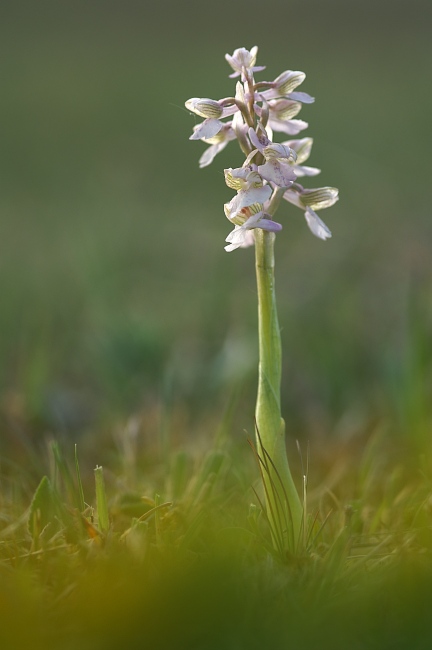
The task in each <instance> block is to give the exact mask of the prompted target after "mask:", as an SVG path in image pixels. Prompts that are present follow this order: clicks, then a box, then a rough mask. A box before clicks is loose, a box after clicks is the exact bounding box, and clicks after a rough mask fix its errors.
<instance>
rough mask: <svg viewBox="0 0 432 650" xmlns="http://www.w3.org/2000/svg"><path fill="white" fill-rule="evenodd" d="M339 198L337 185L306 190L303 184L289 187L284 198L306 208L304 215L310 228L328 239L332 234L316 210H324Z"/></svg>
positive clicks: (316, 234)
mask: <svg viewBox="0 0 432 650" xmlns="http://www.w3.org/2000/svg"><path fill="white" fill-rule="evenodd" d="M338 198H339V190H337V189H336V188H335V187H318V188H314V189H311V190H306V189H304V188H303V187H301V185H297V186H296V187H295V188H291V187H290V188H289V189H288V190H287V191H286V192H285V193H284V199H286V200H287V201H289V202H290V203H292V204H293V205H296V206H297V207H299V208H301V209H302V210H304V217H305V219H306V223H307V225H308V226H309V230H310V231H311V232H312V234H313V235H315V237H318V238H319V239H328V238H329V237H331V236H332V234H331V232H330V230H329V228H327V226H326V225H325V223H324V222H323V221H321V219H320V218H319V216H318V215H317V214H316V213H315V210H323V209H324V208H329V207H330V206H332V205H334V204H335V203H336V201H337V200H338Z"/></svg>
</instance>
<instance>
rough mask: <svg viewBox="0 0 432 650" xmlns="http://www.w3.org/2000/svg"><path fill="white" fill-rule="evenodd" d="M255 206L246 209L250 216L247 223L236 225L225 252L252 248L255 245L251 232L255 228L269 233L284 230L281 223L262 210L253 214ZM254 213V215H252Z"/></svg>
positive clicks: (228, 238)
mask: <svg viewBox="0 0 432 650" xmlns="http://www.w3.org/2000/svg"><path fill="white" fill-rule="evenodd" d="M254 209H256V208H255V206H251V207H250V208H246V209H245V210H244V212H247V213H248V214H250V216H249V217H248V218H247V219H246V221H245V222H244V223H243V224H242V225H241V226H240V225H236V226H235V228H234V230H232V231H231V232H230V233H229V235H228V237H227V238H226V239H225V241H227V242H228V246H225V250H226V251H228V252H231V251H234V250H235V249H236V248H246V247H247V246H251V245H252V244H253V243H254V240H253V237H252V233H251V231H252V230H254V229H255V228H261V229H262V230H267V231H268V232H278V231H279V230H282V226H281V224H280V223H276V222H275V221H273V220H272V219H271V218H269V219H267V218H266V217H270V215H267V214H266V213H265V212H263V211H262V210H260V211H259V212H255V213H254V212H253V211H254ZM251 213H252V214H251Z"/></svg>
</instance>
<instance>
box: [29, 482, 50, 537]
mask: <svg viewBox="0 0 432 650" xmlns="http://www.w3.org/2000/svg"><path fill="white" fill-rule="evenodd" d="M54 512H55V504H54V495H53V490H52V487H51V483H50V480H49V478H48V477H47V476H44V477H43V478H42V480H41V482H40V483H39V485H38V487H37V489H36V492H35V493H34V496H33V499H32V502H31V504H30V512H29V518H28V524H27V525H28V530H29V533H30V535H31V536H32V538H33V540H35V539H37V538H38V537H39V535H40V534H41V532H42V531H43V529H44V528H45V527H46V526H47V525H48V524H49V523H50V522H51V521H52V519H53V517H54Z"/></svg>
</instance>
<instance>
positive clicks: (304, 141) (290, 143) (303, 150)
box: [282, 138, 313, 165]
mask: <svg viewBox="0 0 432 650" xmlns="http://www.w3.org/2000/svg"><path fill="white" fill-rule="evenodd" d="M282 144H285V145H287V147H289V148H290V149H294V151H295V152H296V154H297V163H298V164H299V165H301V164H302V163H304V162H305V160H307V159H308V158H309V156H310V153H311V150H312V145H313V138H301V139H300V140H287V141H286V142H282Z"/></svg>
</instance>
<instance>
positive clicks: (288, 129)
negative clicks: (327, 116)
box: [268, 115, 309, 135]
mask: <svg viewBox="0 0 432 650" xmlns="http://www.w3.org/2000/svg"><path fill="white" fill-rule="evenodd" d="M268 124H269V126H270V127H271V128H272V129H273V131H277V132H278V133H287V134H288V135H297V133H300V131H303V129H307V127H308V126H309V124H308V123H307V122H304V121H303V120H278V119H275V118H273V117H272V116H271V115H270V118H269V122H268Z"/></svg>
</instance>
